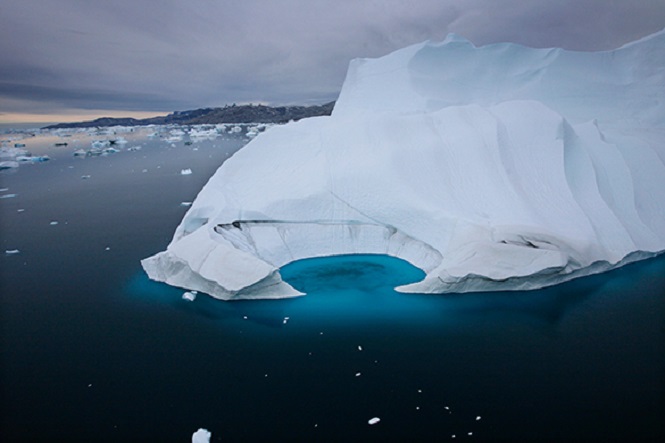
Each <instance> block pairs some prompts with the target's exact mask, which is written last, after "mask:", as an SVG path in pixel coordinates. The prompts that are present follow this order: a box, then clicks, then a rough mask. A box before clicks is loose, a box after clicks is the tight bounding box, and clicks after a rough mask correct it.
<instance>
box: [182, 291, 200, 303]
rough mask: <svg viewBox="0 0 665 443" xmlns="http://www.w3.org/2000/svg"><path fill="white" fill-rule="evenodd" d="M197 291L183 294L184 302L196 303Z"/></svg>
mask: <svg viewBox="0 0 665 443" xmlns="http://www.w3.org/2000/svg"><path fill="white" fill-rule="evenodd" d="M196 294H197V292H196V291H187V292H185V293H184V294H182V299H183V300H188V301H194V300H196Z"/></svg>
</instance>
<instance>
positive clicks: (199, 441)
mask: <svg viewBox="0 0 665 443" xmlns="http://www.w3.org/2000/svg"><path fill="white" fill-rule="evenodd" d="M211 436H212V433H211V432H210V431H208V430H207V429H203V428H200V429H199V430H198V431H196V432H195V433H193V434H192V443H210V437H211Z"/></svg>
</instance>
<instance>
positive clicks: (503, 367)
mask: <svg viewBox="0 0 665 443" xmlns="http://www.w3.org/2000/svg"><path fill="white" fill-rule="evenodd" d="M154 131H155V129H141V130H137V131H135V132H131V133H123V134H118V135H121V136H123V137H125V138H126V139H127V140H128V141H129V143H127V144H124V145H120V146H119V147H118V149H119V150H120V152H117V153H114V154H110V155H107V156H99V157H86V158H75V157H73V156H72V152H73V151H75V150H77V149H80V148H84V149H89V148H90V143H91V141H93V140H101V139H109V138H113V137H114V135H113V134H109V135H89V134H77V133H74V134H73V135H71V137H67V138H61V137H57V136H47V135H43V134H42V135H38V136H36V137H32V138H27V139H25V140H21V141H15V140H12V141H11V142H10V143H9V145H11V146H13V143H15V142H20V143H25V144H26V148H25V149H28V150H30V151H31V152H32V153H33V154H35V155H43V154H48V155H49V156H50V157H51V160H50V161H49V162H46V163H40V164H34V165H33V164H23V165H21V166H20V167H19V168H18V169H17V170H10V171H2V172H0V188H1V189H2V190H1V191H0V228H1V230H0V272H1V274H0V297H1V300H0V301H1V305H0V327H1V328H2V329H1V337H0V351H1V354H0V365H1V366H0V368H1V370H2V372H1V373H0V374H1V378H0V383H1V391H0V394H1V396H0V401H1V415H0V420H1V421H0V425H1V427H0V441H3V442H4V441H30V442H35V441H174V442H175V441H180V442H187V441H191V435H192V433H193V432H194V431H196V430H197V429H198V428H200V427H203V428H207V429H209V430H210V431H211V432H212V441H227V442H231V441H252V442H253V441H257V442H258V441H456V440H469V441H471V440H474V441H562V442H563V441H591V440H595V441H612V440H615V441H661V439H662V438H663V437H665V431H664V428H663V424H662V422H663V417H665V400H664V399H665V257H659V258H655V259H652V260H648V261H645V262H641V263H637V264H633V265H629V266H627V267H625V268H622V269H619V270H616V271H614V272H611V273H608V274H605V275H600V276H592V277H589V278H584V279H580V280H577V281H573V282H570V283H567V284H563V285H560V286H557V287H554V288H549V289H545V290H540V291H533V292H515V293H482V294H467V295H440V296H436V295H405V294H398V293H395V292H394V291H393V290H392V288H393V287H394V286H396V285H401V284H404V283H408V282H412V281H416V280H418V279H420V278H422V272H421V271H420V270H418V269H415V268H414V267H412V266H410V265H409V264H407V263H405V262H403V261H400V260H397V259H393V258H390V257H385V256H373V255H367V256H343V257H332V258H323V259H313V260H306V261H301V262H296V263H292V264H290V265H288V266H286V267H285V268H283V272H282V274H283V276H284V279H285V280H287V281H288V282H290V283H291V284H292V285H293V286H295V287H296V288H298V289H300V290H302V291H306V292H307V293H308V295H307V296H305V297H300V298H296V299H289V300H277V301H242V302H221V301H216V300H213V299H211V298H209V297H206V296H199V297H198V298H197V299H196V300H195V301H194V302H188V301H186V300H183V299H182V298H181V296H182V293H183V291H182V290H180V289H176V288H172V287H169V286H166V285H163V284H159V283H155V282H152V281H150V280H148V278H147V277H146V276H145V274H144V273H143V272H142V269H141V266H140V263H139V260H141V259H142V258H145V257H147V256H150V255H152V254H154V253H156V252H158V251H161V250H163V249H164V248H165V246H166V245H167V244H168V242H169V241H170V239H171V236H172V234H173V232H174V230H175V227H176V226H177V224H178V223H179V222H180V220H181V218H182V216H183V215H184V213H185V211H186V210H187V207H186V206H182V205H181V203H182V202H191V201H192V200H193V199H194V198H195V197H196V194H197V193H198V191H199V190H200V188H201V187H202V186H203V185H204V184H205V182H206V181H207V179H208V178H209V177H210V175H211V174H212V173H213V172H214V171H215V170H216V168H217V167H218V166H219V165H220V164H221V163H222V162H223V161H224V160H225V159H226V158H228V156H229V155H231V154H232V153H233V152H235V151H236V150H238V149H240V148H241V147H242V146H243V145H244V143H246V141H247V139H246V138H244V137H242V136H241V135H229V136H225V137H220V138H216V139H213V140H201V141H195V142H194V143H192V144H191V145H186V144H185V141H188V140H189V139H188V137H186V136H185V137H184V138H183V140H181V141H170V142H169V141H166V140H165V137H164V136H162V137H160V136H159V135H157V136H153V137H147V135H148V134H149V133H151V132H154ZM164 135H165V136H167V135H169V134H164ZM0 138H3V136H0ZM5 138H7V137H5ZM64 141H67V142H68V145H67V146H59V147H56V146H55V143H56V142H64ZM130 147H134V148H135V149H134V150H129V149H128V148H130ZM136 147H140V149H136ZM186 168H191V169H192V174H191V175H182V174H181V170H182V169H186ZM82 177H85V178H82ZM2 197H4V198H2ZM11 250H19V252H18V253H16V254H7V253H5V251H11ZM374 417H378V418H380V421H379V422H378V423H376V424H374V425H369V424H368V420H370V419H371V418H374Z"/></svg>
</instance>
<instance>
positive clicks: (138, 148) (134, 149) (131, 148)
mask: <svg viewBox="0 0 665 443" xmlns="http://www.w3.org/2000/svg"><path fill="white" fill-rule="evenodd" d="M127 150H128V151H132V152H133V151H140V150H141V146H130V147H129V148H127Z"/></svg>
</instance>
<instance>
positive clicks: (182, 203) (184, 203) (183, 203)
mask: <svg viewBox="0 0 665 443" xmlns="http://www.w3.org/2000/svg"><path fill="white" fill-rule="evenodd" d="M180 206H192V202H180Z"/></svg>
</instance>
